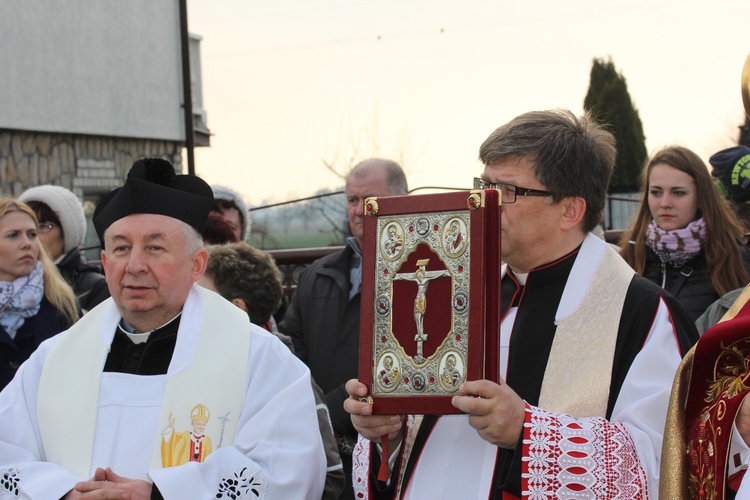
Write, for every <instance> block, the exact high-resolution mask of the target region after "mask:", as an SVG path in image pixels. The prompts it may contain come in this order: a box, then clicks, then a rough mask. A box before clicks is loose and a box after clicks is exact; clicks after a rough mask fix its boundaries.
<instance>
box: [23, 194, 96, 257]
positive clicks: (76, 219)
mask: <svg viewBox="0 0 750 500" xmlns="http://www.w3.org/2000/svg"><path fill="white" fill-rule="evenodd" d="M18 199H19V200H21V201H22V202H24V203H28V202H30V201H38V202H41V203H44V204H45V205H47V206H48V207H50V208H51V209H52V211H53V212H55V215H57V218H58V219H60V226H62V231H63V240H64V243H63V245H64V246H63V253H68V252H69V251H71V250H72V249H74V248H75V247H79V246H81V245H82V244H83V242H84V239H85V238H86V214H84V212H83V204H82V203H81V200H79V199H78V197H77V196H76V195H74V194H73V192H72V191H70V190H68V189H65V188H64V187H62V186H52V185H49V184H47V185H44V186H36V187H33V188H30V189H27V190H26V191H24V192H23V193H22V194H21V196H19V197H18Z"/></svg>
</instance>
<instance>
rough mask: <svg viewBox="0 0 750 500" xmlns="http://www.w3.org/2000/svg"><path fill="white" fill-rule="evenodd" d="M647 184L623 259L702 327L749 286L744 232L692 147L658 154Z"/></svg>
mask: <svg viewBox="0 0 750 500" xmlns="http://www.w3.org/2000/svg"><path fill="white" fill-rule="evenodd" d="M642 183H643V200H642V202H641V206H640V209H639V210H638V213H637V214H636V216H635V218H634V220H633V222H632V224H631V227H630V228H629V229H628V230H626V231H625V232H624V233H623V236H622V239H621V240H620V253H621V255H622V256H623V258H624V259H625V260H626V261H627V262H628V264H630V265H631V266H632V267H633V269H635V271H636V272H637V273H639V274H641V275H643V276H645V277H646V278H648V279H650V280H651V281H653V282H655V283H657V284H658V285H661V286H662V287H663V288H665V289H666V290H667V291H669V292H670V293H671V294H672V295H674V296H675V297H677V299H678V300H679V301H680V303H681V304H682V305H683V307H684V308H685V309H686V310H687V311H688V313H690V315H691V316H692V317H693V319H697V318H698V317H699V316H700V315H701V314H702V313H703V312H704V311H705V310H706V308H707V307H708V306H709V305H711V304H712V303H713V302H714V301H715V300H717V299H718V298H719V297H720V296H721V295H723V294H724V293H726V292H728V291H730V290H733V289H735V288H738V287H740V286H744V285H746V284H747V283H748V279H750V275H749V274H748V269H750V254H749V253H748V251H747V249H746V248H745V246H744V245H743V243H742V236H743V233H744V230H743V228H742V226H741V224H740V223H739V222H738V220H737V218H736V216H735V215H734V212H733V211H732V210H731V208H730V207H729V205H728V204H727V202H726V201H725V200H724V198H723V197H722V196H721V194H720V193H719V191H718V189H717V188H716V185H715V184H714V182H713V180H712V178H711V176H710V174H709V172H708V168H707V167H706V165H705V163H703V160H701V158H700V157H699V156H698V155H697V154H695V153H694V152H693V151H691V150H689V149H687V148H685V147H682V146H669V147H666V148H664V149H662V150H660V151H658V152H657V153H656V154H655V155H654V156H653V157H652V158H651V159H650V160H649V161H648V163H647V164H646V166H645V168H644V170H643V178H642Z"/></svg>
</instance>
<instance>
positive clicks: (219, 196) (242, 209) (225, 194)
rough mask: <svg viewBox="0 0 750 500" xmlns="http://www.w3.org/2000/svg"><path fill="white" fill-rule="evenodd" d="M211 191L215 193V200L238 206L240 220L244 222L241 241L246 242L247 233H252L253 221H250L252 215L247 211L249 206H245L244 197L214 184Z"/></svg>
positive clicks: (228, 188)
mask: <svg viewBox="0 0 750 500" xmlns="http://www.w3.org/2000/svg"><path fill="white" fill-rule="evenodd" d="M211 189H212V190H213V192H214V199H215V200H227V201H231V202H233V203H234V204H235V205H237V211H238V212H239V213H240V220H241V221H242V227H241V228H240V240H242V241H245V237H246V236H247V233H249V232H250V225H251V223H252V221H251V220H250V214H249V213H248V211H247V205H245V202H244V201H243V200H242V196H240V193H238V192H237V191H235V190H234V189H232V188H230V187H227V186H220V185H217V184H212V185H211Z"/></svg>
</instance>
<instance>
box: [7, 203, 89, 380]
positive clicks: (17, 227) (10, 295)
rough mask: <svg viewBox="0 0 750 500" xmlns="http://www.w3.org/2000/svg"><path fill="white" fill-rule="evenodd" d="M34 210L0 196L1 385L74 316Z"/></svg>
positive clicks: (70, 298)
mask: <svg viewBox="0 0 750 500" xmlns="http://www.w3.org/2000/svg"><path fill="white" fill-rule="evenodd" d="M38 231H39V226H38V224H37V220H36V217H35V216H34V212H33V211H32V210H31V209H30V208H29V207H28V206H27V205H25V204H24V203H21V202H19V201H17V200H13V199H11V198H0V390H2V388H3V387H5V386H6V385H7V384H8V382H10V381H11V379H12V378H13V376H14V375H15V373H16V370H17V369H18V367H19V366H20V365H21V363H23V362H24V361H26V360H27V359H28V358H29V356H31V354H32V353H33V352H34V351H35V350H36V348H37V347H39V344H41V343H42V342H43V341H45V340H47V339H48V338H50V337H52V336H54V335H57V334H58V333H60V332H61V331H63V330H67V329H68V328H69V327H70V326H71V325H72V324H73V323H75V322H76V320H78V316H79V311H78V305H77V304H76V300H75V297H74V296H73V291H72V290H71V289H70V287H69V286H68V284H67V283H66V282H65V280H63V278H62V276H60V274H59V273H58V271H57V269H56V268H55V265H54V264H53V263H52V261H51V260H50V258H49V257H48V256H47V253H46V252H45V251H44V249H43V248H42V247H41V245H40V244H39V238H38V235H39V232H38Z"/></svg>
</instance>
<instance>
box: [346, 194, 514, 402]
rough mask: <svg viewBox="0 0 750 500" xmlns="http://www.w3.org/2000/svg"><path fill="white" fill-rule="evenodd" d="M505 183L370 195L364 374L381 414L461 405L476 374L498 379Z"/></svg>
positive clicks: (364, 290)
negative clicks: (464, 388)
mask: <svg viewBox="0 0 750 500" xmlns="http://www.w3.org/2000/svg"><path fill="white" fill-rule="evenodd" d="M500 205H501V203H500V196H499V193H498V192H497V191H496V190H486V191H457V192H451V193H443V194H428V195H411V196H393V197H386V198H368V199H367V200H366V201H365V220H364V248H363V249H362V253H363V257H362V260H363V267H362V306H361V313H360V314H361V322H360V359H359V380H360V381H361V382H362V383H364V384H365V385H367V387H368V388H369V394H370V397H371V398H372V403H373V412H374V413H376V414H406V413H417V414H447V413H458V411H457V410H456V409H455V408H453V406H452V405H451V403H450V402H451V398H452V397H453V396H454V395H456V394H458V388H459V386H460V385H461V383H462V382H464V381H466V380H479V379H488V380H494V381H497V379H498V373H497V372H498V364H497V353H498V341H499V336H500V312H499V311H500V291H499V290H500V210H501V206H500Z"/></svg>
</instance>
